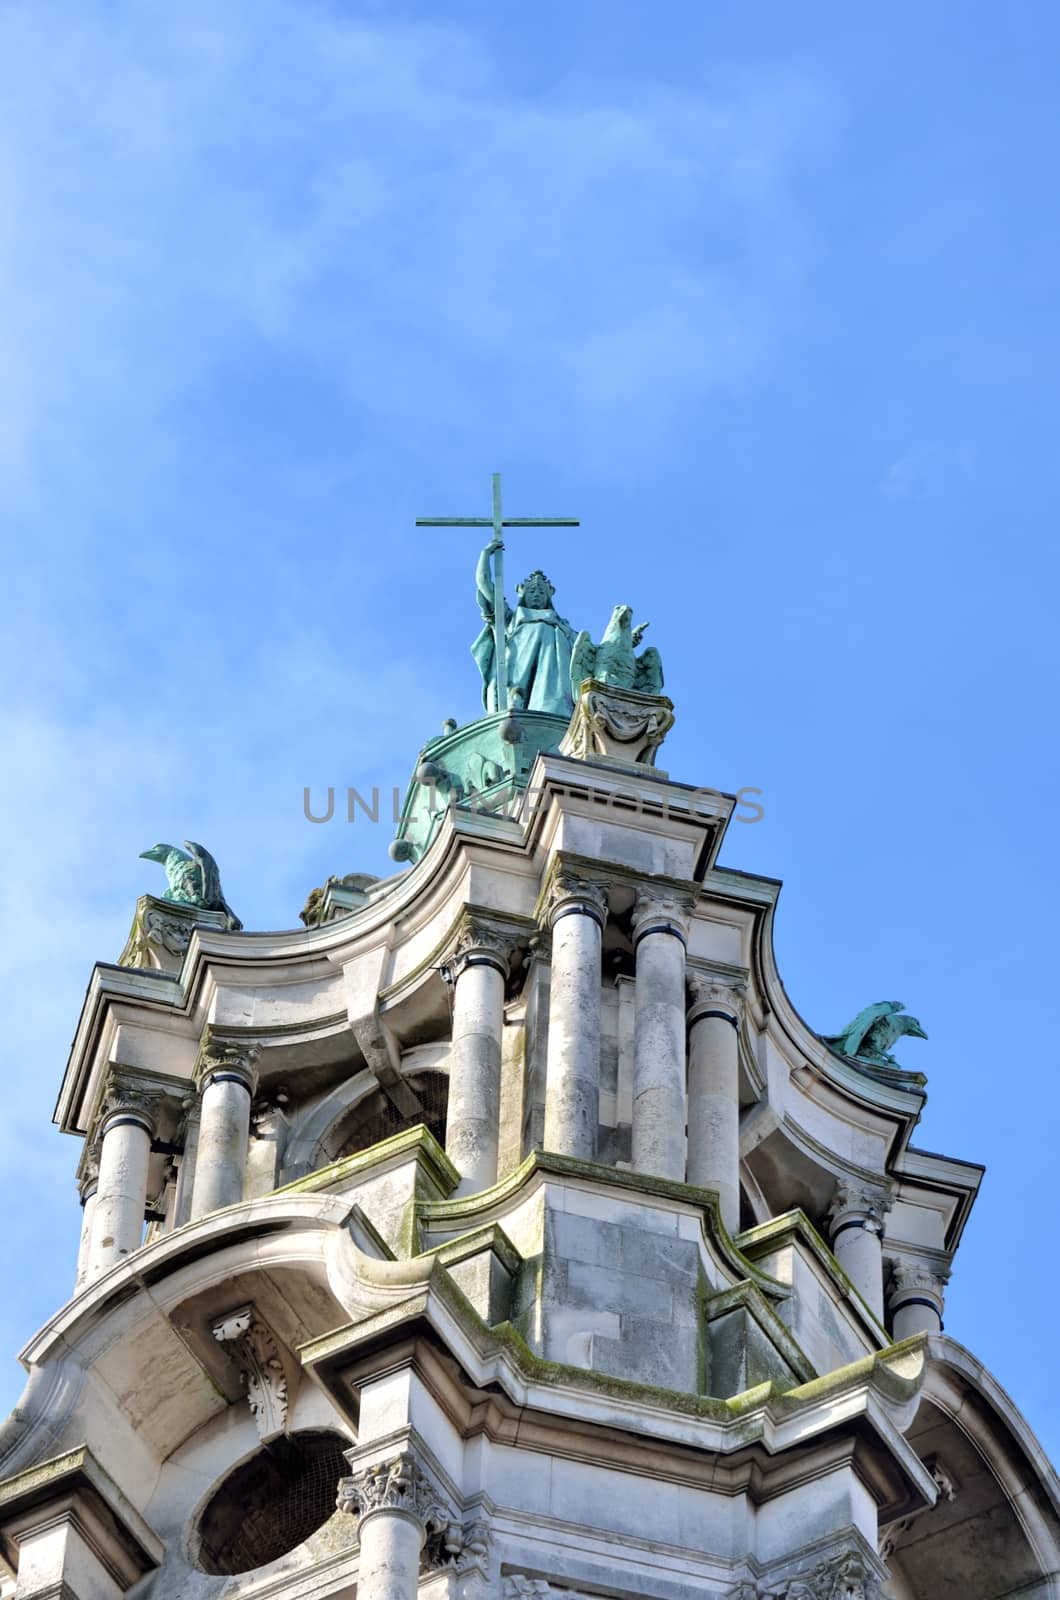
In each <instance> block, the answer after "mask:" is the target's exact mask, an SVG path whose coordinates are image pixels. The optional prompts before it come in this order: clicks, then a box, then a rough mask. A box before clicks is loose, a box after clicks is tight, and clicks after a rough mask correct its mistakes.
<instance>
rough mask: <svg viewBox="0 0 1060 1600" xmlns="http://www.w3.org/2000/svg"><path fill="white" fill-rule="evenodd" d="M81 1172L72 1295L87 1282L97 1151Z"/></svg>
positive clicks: (97, 1167)
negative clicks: (79, 1235) (75, 1263)
mask: <svg viewBox="0 0 1060 1600" xmlns="http://www.w3.org/2000/svg"><path fill="white" fill-rule="evenodd" d="M82 1165H83V1168H84V1170H83V1172H82V1174H81V1177H80V1179H79V1180H78V1185H77V1187H78V1189H79V1191H80V1194H81V1242H80V1244H79V1245H78V1247H77V1275H76V1277H75V1278H74V1293H75V1294H78V1293H79V1292H80V1290H81V1289H83V1288H84V1286H85V1284H86V1283H87V1282H88V1266H89V1261H90V1259H91V1251H92V1220H93V1218H94V1216H95V1214H96V1194H97V1192H98V1189H99V1151H98V1150H94V1151H93V1152H92V1153H91V1155H86V1157H85V1159H84V1162H83V1163H82Z"/></svg>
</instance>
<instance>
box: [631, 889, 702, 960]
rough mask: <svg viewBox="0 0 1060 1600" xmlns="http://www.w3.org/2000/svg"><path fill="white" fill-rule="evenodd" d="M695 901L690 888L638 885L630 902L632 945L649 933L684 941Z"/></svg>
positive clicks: (696, 898) (686, 941)
mask: <svg viewBox="0 0 1060 1600" xmlns="http://www.w3.org/2000/svg"><path fill="white" fill-rule="evenodd" d="M697 900H698V895H697V894H694V893H693V892H692V891H691V890H690V889H689V890H684V889H675V888H672V887H669V886H664V885H662V884H659V885H655V884H650V883H645V884H642V885H641V886H640V887H639V888H638V889H637V898H636V900H635V902H634V905H633V944H634V947H636V945H637V944H638V943H639V942H640V940H641V939H643V938H644V937H645V935H646V934H649V933H669V934H672V935H673V936H674V938H676V939H680V941H681V943H682V944H687V943H688V924H689V921H690V919H691V916H692V912H693V911H694V910H695V908H696V902H697Z"/></svg>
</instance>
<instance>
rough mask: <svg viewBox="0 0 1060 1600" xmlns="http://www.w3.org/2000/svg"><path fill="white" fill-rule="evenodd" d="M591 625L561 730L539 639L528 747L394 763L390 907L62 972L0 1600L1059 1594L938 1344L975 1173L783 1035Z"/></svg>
mask: <svg viewBox="0 0 1060 1600" xmlns="http://www.w3.org/2000/svg"><path fill="white" fill-rule="evenodd" d="M535 576H536V577H540V576H541V575H540V574H537V575H535ZM550 587H551V586H549V588H550ZM483 593H484V594H485V595H486V600H484V602H483V605H484V617H485V618H486V620H487V624H488V626H490V627H493V626H494V624H495V622H496V617H493V618H492V620H491V619H490V618H489V616H488V615H487V610H488V590H486V589H483ZM544 598H545V590H544V588H543V587H542V586H540V585H539V586H538V592H537V593H535V599H536V600H540V601H543V600H544ZM548 604H549V606H551V598H550V596H549V597H548ZM520 611H523V613H524V614H523V616H522V617H520ZM530 612H534V613H535V615H533V616H531V615H530ZM620 612H628V608H622V607H619V608H616V612H615V618H616V619H617V621H615V622H614V628H613V630H612V631H611V632H609V637H608V638H607V639H605V641H604V643H602V644H601V645H600V646H598V647H594V646H592V645H591V642H590V643H589V644H588V645H586V642H585V637H586V636H579V638H580V643H579V645H578V649H579V650H580V652H581V654H580V656H579V657H578V659H581V660H589V659H591V660H593V661H594V662H595V666H594V668H593V671H594V673H595V676H594V677H593V678H591V679H589V680H586V681H583V682H580V683H575V684H574V685H573V688H572V693H571V696H570V702H569V704H562V703H561V701H562V695H559V698H558V699H557V694H558V691H556V690H555V688H554V683H555V681H558V680H556V679H555V662H556V660H558V659H563V658H562V657H561V656H557V655H556V650H561V649H562V646H561V644H560V643H559V642H558V640H559V635H558V634H557V636H556V638H555V639H553V638H551V637H550V638H549V639H548V640H547V641H546V643H547V644H548V647H549V649H550V650H552V655H551V656H550V657H549V663H550V664H549V671H550V672H551V673H552V674H553V677H552V679H550V683H552V684H553V687H551V688H550V689H549V694H550V695H551V696H552V698H551V699H547V700H546V699H543V697H541V696H539V699H538V703H537V704H536V705H532V704H531V702H530V701H529V700H528V699H526V698H525V697H524V701H523V704H522V705H521V704H520V699H519V694H518V687H519V686H518V683H516V685H515V690H514V691H513V693H512V696H511V699H510V707H509V709H508V710H507V711H496V710H494V711H492V712H488V713H487V715H485V716H484V717H481V718H479V719H478V721H477V722H475V723H472V724H470V725H468V726H467V727H465V728H463V729H460V728H457V727H456V726H455V725H447V728H446V730H445V733H444V734H443V736H442V737H441V738H440V739H436V740H433V741H431V742H430V743H429V744H428V745H427V746H426V747H425V749H424V752H423V753H422V754H421V757H420V760H419V763H418V765H417V768H416V776H415V778H414V781H413V784H412V785H411V787H410V793H409V799H408V801H407V802H406V807H405V812H404V814H403V818H402V824H401V828H400V830H399V838H398V840H397V842H396V850H395V853H396V855H397V856H398V858H399V859H402V860H404V861H406V862H409V863H411V864H410V865H408V866H407V867H406V869H405V870H402V871H399V872H397V873H395V875H394V876H392V877H390V878H387V879H385V880H383V881H374V880H371V879H368V878H365V877H363V876H361V877H356V878H350V879H337V880H331V881H330V882H329V883H328V884H327V885H326V886H325V887H324V889H323V890H322V891H318V892H316V893H315V894H314V896H312V897H311V900H310V904H309V906H308V907H307V910H306V913H305V921H306V923H307V926H306V927H304V928H303V929H300V930H299V931H296V932H285V933H275V934H270V933H260V932H257V933H256V932H243V931H239V930H238V929H237V928H233V926H232V924H233V921H234V919H233V918H231V916H230V915H229V916H228V917H226V915H225V911H224V910H222V909H219V906H218V904H214V905H211V904H210V903H208V902H209V896H207V895H205V894H204V893H202V892H198V893H196V891H195V882H196V881H198V882H199V885H200V891H201V885H202V882H203V881H204V879H203V878H200V879H199V880H195V877H194V863H193V866H192V867H185V866H184V865H183V864H181V863H180V862H179V861H178V865H179V866H180V867H181V871H182V872H183V877H182V878H181V880H180V881H181V883H183V884H184V885H185V889H183V890H181V892H180V893H178V894H177V895H176V898H173V899H156V898H154V897H152V896H145V897H144V898H143V899H142V900H141V901H140V902H139V904H138V907H137V913H136V920H135V923H134V927H133V933H132V935H131V936H130V941H129V944H128V946H127V947H126V951H125V954H124V956H123V957H122V961H121V963H119V964H118V965H111V964H107V963H102V964H100V965H98V966H97V967H96V969H95V971H94V973H93V975H92V979H91V982H90V985H89V989H88V994H87V998H86V1001H85V1006H84V1010H83V1013H82V1015H81V1019H80V1022H79V1024H78V1028H77V1033H76V1037H75V1040H74V1044H73V1048H72V1051H71V1056H70V1060H69V1064H68V1066H67V1069H66V1073H65V1077H64V1079H63V1083H62V1089H61V1093H60V1096H59V1103H58V1108H57V1120H58V1121H59V1123H60V1125H61V1126H62V1128H63V1129H64V1130H66V1131H67V1132H69V1133H72V1134H74V1135H76V1136H78V1137H79V1138H80V1139H82V1140H83V1155H82V1158H81V1162H80V1167H79V1172H78V1181H79V1186H80V1193H81V1199H82V1204H83V1226H82V1245H81V1252H80V1261H79V1266H78V1273H77V1281H76V1284H75V1285H73V1286H72V1294H71V1298H70V1300H69V1301H68V1302H67V1303H66V1304H65V1305H64V1306H62V1307H60V1308H59V1309H58V1310H57V1311H56V1313H55V1315H54V1317H53V1318H52V1319H51V1321H50V1322H49V1323H48V1324H47V1325H46V1326H45V1327H44V1328H43V1329H42V1330H41V1331H40V1332H39V1333H38V1334H37V1335H36V1337H35V1338H34V1339H33V1340H32V1341H31V1342H30V1344H29V1346H28V1347H27V1349H26V1350H25V1352H24V1353H23V1357H22V1360H23V1363H24V1365H25V1367H26V1371H27V1373H28V1383H27V1387H26V1390H25V1394H24V1396H23V1399H22V1401H21V1403H20V1405H19V1407H18V1409H17V1410H16V1412H15V1413H14V1414H13V1415H12V1417H11V1418H10V1419H9V1420H8V1422H7V1423H6V1425H5V1427H4V1428H3V1430H2V1431H0V1551H2V1556H3V1559H4V1560H5V1561H6V1563H7V1567H8V1569H9V1572H10V1577H9V1579H8V1580H7V1589H6V1591H5V1592H7V1593H10V1594H13V1595H15V1596H17V1597H18V1600H44V1597H46V1596H47V1597H49V1600H118V1597H120V1596H125V1595H129V1596H137V1597H139V1596H143V1597H147V1596H150V1597H151V1600H178V1597H179V1600H199V1597H202V1600H207V1597H214V1596H222V1595H223V1596H225V1597H235V1596H240V1597H243V1596H246V1597H250V1596H253V1597H261V1600H265V1597H269V1600H323V1597H325V1596H327V1597H332V1600H351V1597H353V1596H354V1595H356V1596H358V1600H415V1597H416V1596H417V1594H419V1595H420V1596H422V1597H423V1600H443V1597H447V1600H448V1597H452V1600H521V1597H524V1596H532V1597H535V1600H538V1597H539V1600H551V1597H552V1596H553V1595H556V1596H558V1597H559V1600H575V1597H581V1596H599V1597H601V1600H602V1597H621V1600H625V1597H628V1600H690V1597H692V1596H697V1597H699V1596H702V1597H704V1600H722V1597H738V1600H883V1597H884V1596H888V1597H891V1600H1000V1597H1002V1596H1013V1597H1014V1596H1017V1595H1019V1596H1020V1597H1023V1600H1031V1597H1034V1600H1038V1597H1045V1596H1060V1487H1058V1484H1057V1480H1056V1477H1055V1475H1054V1473H1053V1470H1052V1468H1051V1467H1050V1465H1049V1463H1048V1462H1047V1461H1046V1460H1045V1458H1044V1457H1043V1454H1042V1451H1041V1449H1040V1447H1039V1446H1038V1444H1037V1443H1036V1442H1035V1439H1034V1437H1033V1435H1032V1434H1031V1432H1030V1430H1029V1429H1028V1427H1027V1425H1026V1423H1025V1422H1024V1421H1023V1419H1022V1418H1021V1416H1020V1415H1019V1413H1018V1412H1017V1411H1016V1409H1015V1407H1014V1406H1013V1405H1012V1403H1011V1401H1010V1400H1009V1399H1008V1398H1007V1397H1006V1396H1005V1394H1004V1393H1003V1392H1002V1391H1001V1389H1000V1388H999V1386H998V1385H997V1383H996V1382H995V1381H994V1380H993V1378H991V1376H990V1375H989V1373H987V1372H986V1371H985V1370H984V1369H983V1367H982V1366H981V1365H980V1364H979V1363H978V1362H977V1361H976V1359H975V1357H974V1356H973V1355H971V1354H970V1353H969V1352H968V1351H967V1350H965V1349H964V1348H963V1347H962V1346H961V1345H959V1344H957V1343H955V1342H954V1341H953V1340H952V1339H950V1338H948V1337H947V1336H946V1335H945V1334H944V1333H943V1331H942V1319H943V1303H944V1295H945V1286H946V1282H947V1279H948V1277H949V1275H950V1270H951V1266H952V1263H953V1258H954V1255H955V1253H956V1250H957V1247H958V1244H959V1242H960V1238H961V1232H962V1230H963V1228H964V1225H965V1222H966V1220H967V1218H968V1214H969V1211H970V1208H971V1206H972V1203H973V1201H974V1199H975V1195H976V1190H977V1186H978V1184H979V1181H980V1178H981V1176H982V1173H981V1169H980V1168H979V1167H977V1166H975V1165H973V1164H970V1163H967V1162H963V1161H960V1160H956V1159H953V1158H951V1157H948V1156H941V1155H936V1154H933V1153H931V1152H929V1151H926V1150H923V1149H920V1148H918V1147H917V1146H916V1145H915V1144H914V1143H913V1142H912V1140H913V1135H914V1131H915V1128H916V1124H917V1119H918V1117H919V1114H920V1111H921V1108H922V1105H923V1103H924V1079H923V1077H922V1076H920V1075H919V1074H916V1073H912V1072H909V1071H906V1070H903V1069H902V1068H901V1067H899V1066H898V1065H897V1063H896V1062H895V1061H894V1059H893V1057H892V1056H891V1054H890V1050H889V1045H890V1043H892V1042H893V1039H894V1038H895V1037H897V1036H898V1035H899V1034H900V1033H901V1032H903V1031H904V1032H914V1033H915V1032H920V1031H921V1030H919V1028H918V1027H917V1025H916V1024H914V1023H912V1020H911V1019H908V1018H906V1017H905V1016H904V1013H902V1011H901V1008H900V1007H898V1006H897V1005H896V1004H894V1003H890V1004H883V1005H880V1006H875V1007H870V1008H868V1010H867V1011H866V1012H864V1013H862V1014H861V1016H860V1017H859V1019H857V1020H856V1022H855V1023H854V1024H852V1025H851V1028H849V1029H848V1030H846V1032H845V1033H844V1034H843V1035H841V1036H839V1037H838V1038H836V1039H833V1040H825V1039H823V1038H821V1037H820V1036H818V1035H817V1034H815V1033H814V1032H813V1031H812V1030H811V1029H810V1028H809V1027H808V1026H807V1024H806V1023H805V1022H804V1021H803V1019H802V1018H801V1017H800V1016H799V1014H798V1012H797V1011H796V1010H795V1008H794V1006H793V1005H792V1003H791V1001H790V1000H789V998H788V996H787V994H786V992H785V990H784V988H783V986H782V984H781V982H780V979H779V977H778V974H777V969H776V963H775V960H774V955H773V944H772V928H773V916H774V910H775V907H776V903H777V895H778V892H779V885H778V884H777V883H776V882H775V881H773V880H771V879H767V878H761V877H754V876H750V875H747V874H744V873H741V872H738V871H735V870H733V869H728V868H722V867H719V866H718V865H717V860H718V852H719V848H720V846H721V844H722V840H723V838H724V836H725V831H726V826H727V824H728V821H729V818H730V815H731V812H732V809H733V805H734V801H733V799H732V797H730V796H726V795H723V794H719V793H716V792H714V791H712V790H709V789H704V788H700V787H693V786H692V785H690V783H689V782H686V781H678V779H676V778H673V777H671V776H670V775H669V774H668V773H667V772H666V771H664V770H663V769H662V768H661V767H659V766H658V765H657V764H656V760H657V757H658V752H659V748H660V745H661V743H662V740H663V738H664V736H665V733H666V730H667V728H668V726H669V725H670V722H671V721H672V707H671V705H670V702H669V701H668V700H667V699H665V697H663V696H662V695H661V694H659V693H650V692H645V690H644V688H643V683H644V681H645V680H644V679H643V677H642V678H641V679H640V680H639V681H640V682H641V684H642V687H641V688H639V689H638V688H637V687H636V681H637V680H636V675H635V672H634V671H633V669H632V668H630V666H629V663H630V662H631V661H632V662H634V665H635V661H636V658H635V657H634V656H633V653H632V646H631V645H630V647H629V650H628V651H627V648H626V646H627V642H628V641H627V640H626V637H625V634H624V633H623V629H625V628H626V627H627V626H628V621H629V619H628V617H620V616H619V613H620ZM534 625H547V626H553V625H552V623H551V622H550V621H549V618H548V616H547V615H546V614H545V608H544V606H543V604H541V603H538V604H535V606H533V607H525V606H521V607H518V608H516V610H515V611H514V612H513V613H512V614H511V617H510V620H509V624H508V626H509V629H510V631H511V630H515V629H517V628H518V627H521V626H527V627H530V626H534ZM570 631H572V630H568V632H570ZM494 637H495V638H496V639H497V641H498V648H500V649H502V650H503V648H504V635H503V631H502V630H497V629H494ZM563 637H564V638H566V637H567V635H566V634H564V635H563ZM616 641H617V642H616ZM612 643H613V644H615V648H614V649H613V650H612V649H611V647H610V646H611V644H612ZM539 645H540V636H537V635H527V636H525V637H524V639H523V640H522V643H521V645H520V651H521V653H520V651H515V650H513V651H512V653H511V663H512V665H510V666H509V681H511V674H512V673H515V674H517V673H518V672H519V671H522V670H523V667H522V666H520V663H522V662H525V661H530V660H532V659H538V658H541V657H542V655H543V651H542V650H541V649H539ZM553 646H555V649H553ZM524 647H525V648H524ZM587 649H588V651H589V654H588V655H587V654H586V650H587ZM567 651H568V656H569V653H570V644H569V639H568V643H567ZM652 654H653V657H655V659H654V660H653V662H652V663H651V672H652V673H653V674H654V675H655V677H656V680H657V678H658V677H659V676H661V665H660V664H659V663H658V659H657V652H653V653H652ZM490 659H491V660H492V659H493V658H492V657H491V658H490ZM527 670H529V669H527ZM624 678H625V679H630V681H629V682H625V681H623V679H624ZM686 776H687V777H688V778H690V779H691V780H693V783H695V782H698V781H699V780H700V779H702V778H704V777H709V776H710V775H709V774H701V773H691V774H688V775H686ZM428 790H430V791H433V795H434V800H435V802H436V803H435V804H433V805H430V804H427V805H426V809H424V806H425V804H426V802H425V801H424V795H425V793H426V791H428ZM439 797H440V799H439ZM157 848H159V849H165V848H169V847H157ZM195 850H199V851H201V847H195ZM193 854H194V852H193ZM181 855H182V852H179V851H177V852H176V853H175V858H179V857H181ZM202 855H203V856H204V857H205V852H202ZM155 859H161V858H160V857H155ZM186 859H190V858H186ZM198 859H199V858H198V857H196V860H198ZM205 859H206V860H207V862H208V863H209V864H210V865H211V866H212V862H210V858H208V857H205ZM213 875H214V878H215V879H216V872H214V874H213ZM188 884H191V889H187V887H186V886H187V885H188ZM217 898H218V899H219V885H218V890H217ZM197 902H198V903H197ZM223 904H224V903H223V900H219V905H223Z"/></svg>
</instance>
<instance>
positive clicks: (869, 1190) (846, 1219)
mask: <svg viewBox="0 0 1060 1600" xmlns="http://www.w3.org/2000/svg"><path fill="white" fill-rule="evenodd" d="M893 1204H894V1200H893V1198H892V1196H891V1194H890V1192H889V1190H887V1189H886V1188H884V1187H883V1186H882V1185H877V1184H873V1183H868V1182H865V1181H863V1180H862V1179H860V1178H854V1177H841V1178H839V1179H838V1180H837V1182H836V1190H835V1196H834V1198H833V1200H832V1204H831V1205H830V1206H829V1208H828V1220H829V1222H830V1224H831V1230H832V1237H833V1239H834V1238H835V1236H836V1234H837V1233H840V1232H842V1230H843V1229H844V1228H851V1227H860V1228H864V1229H866V1230H867V1232H869V1233H882V1232H883V1219H884V1217H885V1216H886V1215H887V1213H888V1211H890V1209H891V1207H892V1205H893Z"/></svg>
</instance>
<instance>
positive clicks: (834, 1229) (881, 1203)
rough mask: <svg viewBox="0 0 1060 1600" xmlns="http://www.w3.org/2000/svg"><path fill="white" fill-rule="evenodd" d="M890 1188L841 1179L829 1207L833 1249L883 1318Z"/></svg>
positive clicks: (860, 1291) (859, 1288)
mask: <svg viewBox="0 0 1060 1600" xmlns="http://www.w3.org/2000/svg"><path fill="white" fill-rule="evenodd" d="M890 1208H891V1200H890V1197H889V1195H888V1194H887V1191H886V1190H885V1189H882V1188H876V1187H874V1186H873V1185H871V1184H865V1183H859V1182H858V1181H857V1180H856V1179H849V1178H840V1179H839V1182H838V1184H837V1185H836V1193H835V1199H834V1200H833V1201H832V1205H831V1208H830V1210H829V1213H828V1216H829V1223H830V1229H829V1232H830V1236H831V1241H832V1250H833V1251H834V1253H835V1258H836V1260H837V1261H838V1262H839V1265H840V1266H841V1267H842V1269H843V1271H844V1272H845V1273H846V1275H847V1277H848V1278H849V1279H850V1281H851V1283H852V1284H853V1285H854V1288H855V1289H856V1290H857V1291H858V1293H859V1294H860V1296H861V1298H862V1299H863V1300H864V1301H865V1303H866V1305H867V1306H868V1307H869V1309H870V1311H871V1312H872V1313H873V1315H874V1316H875V1317H876V1318H877V1319H878V1320H879V1321H880V1322H882V1321H883V1219H884V1216H885V1215H886V1213H887V1212H888V1211H889V1210H890Z"/></svg>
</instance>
